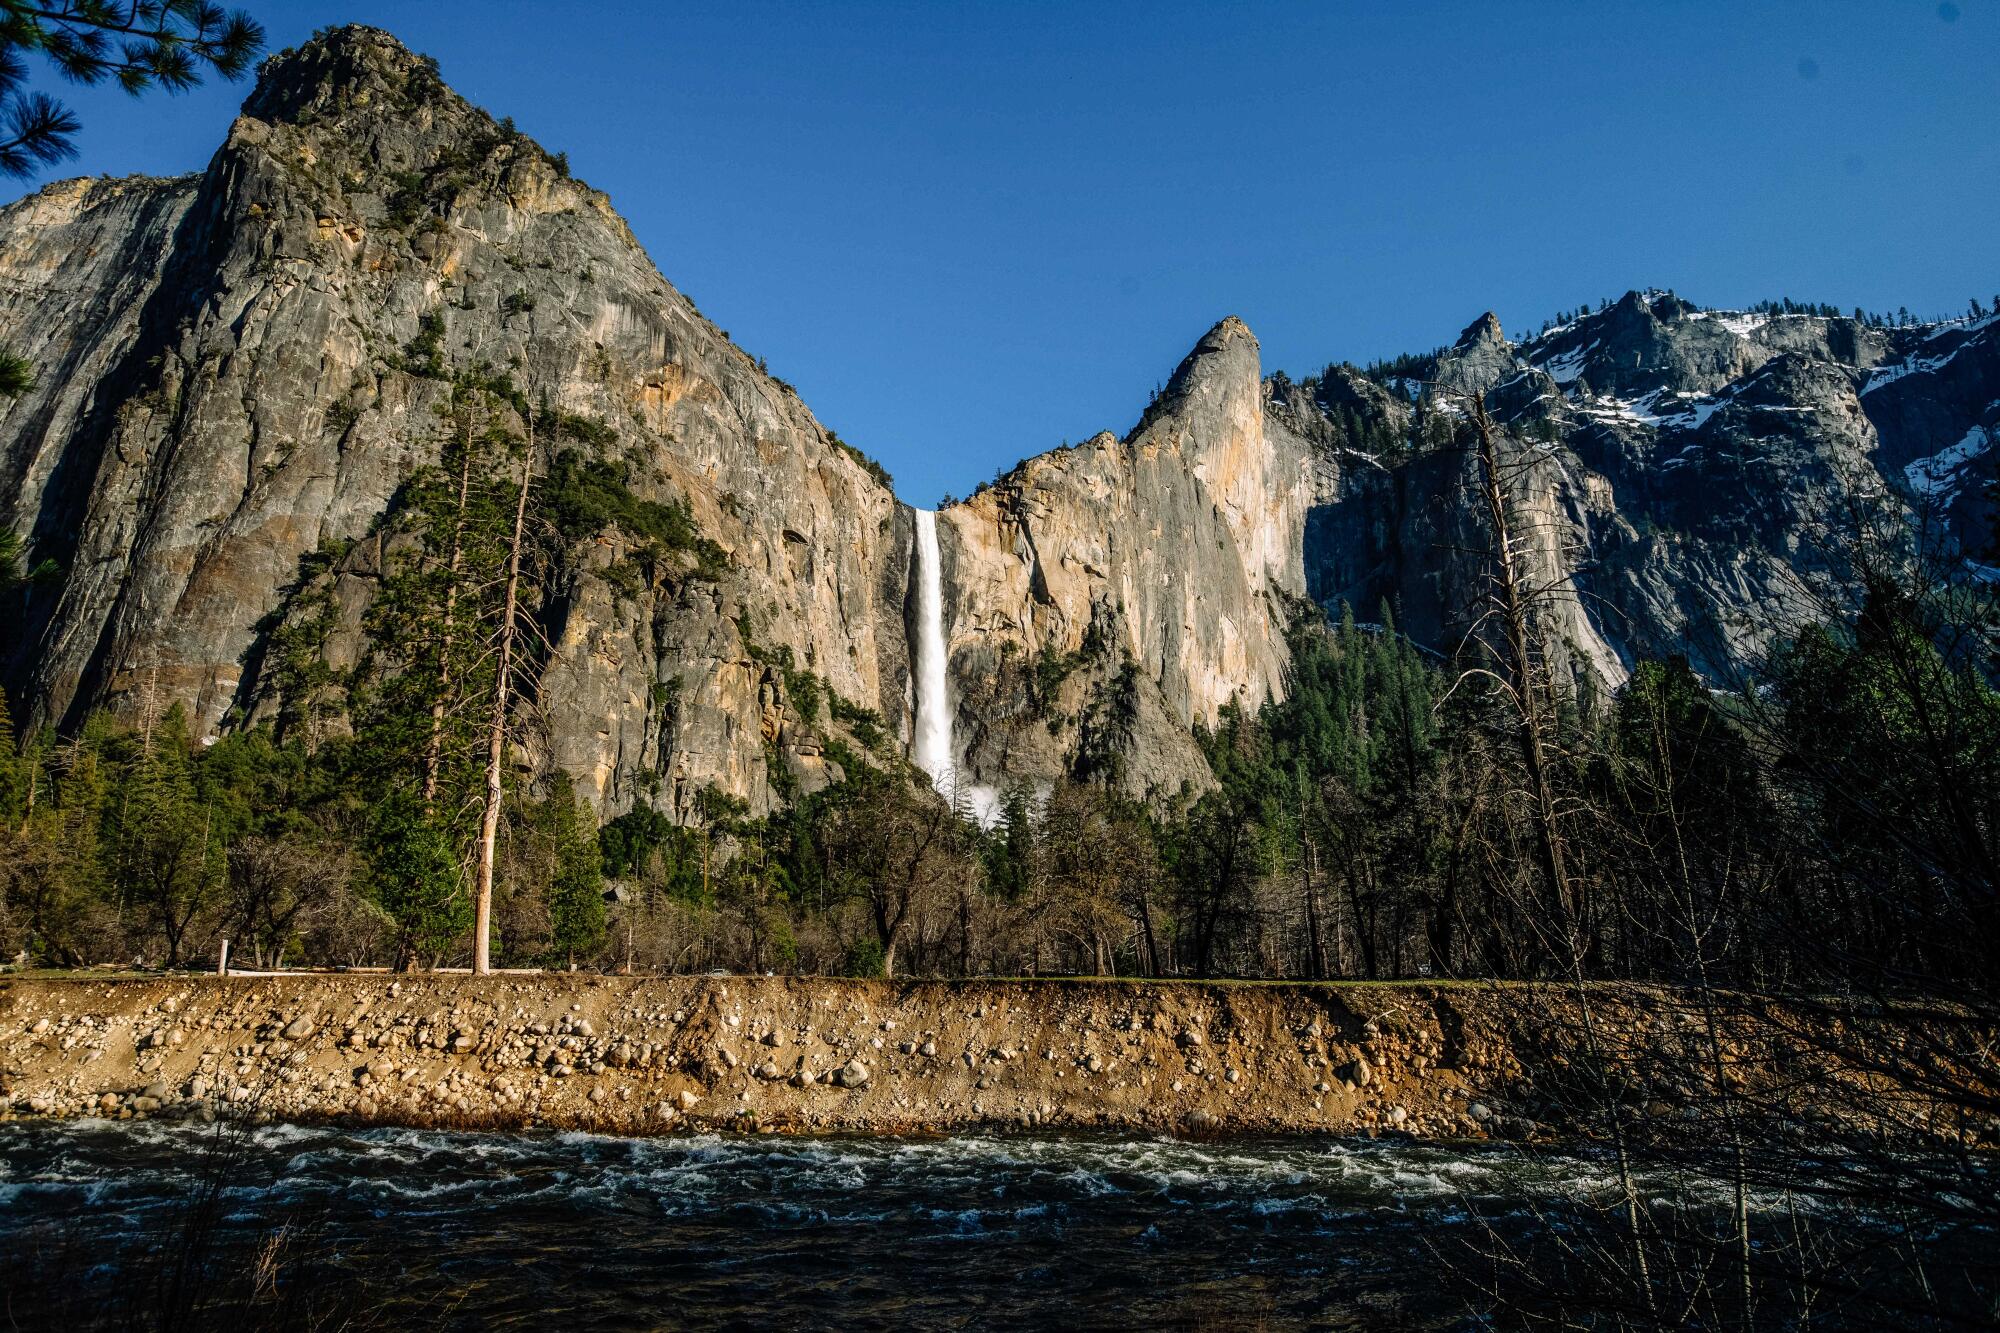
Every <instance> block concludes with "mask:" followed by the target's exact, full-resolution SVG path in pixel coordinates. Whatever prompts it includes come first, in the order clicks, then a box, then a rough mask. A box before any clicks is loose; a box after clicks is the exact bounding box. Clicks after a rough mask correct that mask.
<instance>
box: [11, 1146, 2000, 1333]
mask: <svg viewBox="0 0 2000 1333" xmlns="http://www.w3.org/2000/svg"><path fill="white" fill-rule="evenodd" d="M1611 1183H1612V1182H1611V1173H1610V1171H1609V1169H1608V1167H1607V1165H1606V1164H1605V1163H1604V1162H1603V1161H1601V1160H1598V1159H1595V1158H1592V1157H1589V1156H1584V1155H1570V1154H1560V1153H1555V1154H1552V1153H1529V1152H1527V1151H1525V1150H1521V1149H1516V1148H1510V1147H1507V1146H1504V1145H1465V1144H1458V1145H1452V1144H1437V1143H1420V1142H1414V1141H1409V1140H1381V1141H1370V1140H1331V1139H1271V1140H1249V1141H1244V1140H1232V1141H1228V1142H1220V1143H1196V1142H1186V1141H1180V1140H1171V1139H1157V1140H1156V1139H1130V1138H1111V1137H1104V1138H1091V1137H1025V1136H1023V1137H1015V1136H1006V1135H993V1136H980V1135H970V1136H959V1137H950V1138H936V1139H890V1138H860V1137H851V1138H850V1137H838V1138H791V1137H782V1136H775V1135H767V1136H740V1135H735V1136H717V1135H700V1136H685V1137H673V1138H656V1139H628V1138H614V1137H606V1136H600V1135H590V1134H573V1133H572V1134H566V1133H555V1132H528V1133H513V1134H498V1133H458V1132H446V1131H424V1130H407V1129H366V1130H362V1129H340V1128H307V1127H297V1126H286V1125H268V1126H263V1127H258V1128H248V1127H235V1128H229V1127H223V1126H215V1127H202V1126H199V1125H194V1124H167V1123H163V1122H158V1121H152V1122H138V1123H133V1122H127V1123H111V1122H106V1121H89V1120H85V1121H72V1122H65V1123H47V1122H32V1121H25V1122H14V1123H10V1124H0V1307H4V1308H0V1325H4V1326H10V1327H21V1328H44V1327H61V1328H66V1329H74V1328H83V1327H99V1326H118V1327H127V1326H131V1325H133V1324H135V1323H136V1324H138V1325H140V1326H145V1327H186V1328H204V1327H214V1326H218V1325H226V1326H227V1327H229V1328H230V1329H231V1333H248V1330H249V1329H250V1328H252V1327H256V1326H260V1325H259V1324H258V1322H257V1321H255V1320H245V1319H242V1318H238V1317H235V1316H230V1317H228V1318H227V1319H224V1318H222V1317H220V1316H217V1315H216V1314H215V1313H214V1312H215V1311H217V1310H218V1309H226V1308H229V1304H228V1303H229V1301H230V1299H231V1298H232V1296H238V1297H240V1296H241V1295H242V1294H243V1293H244V1292H245V1291H249V1290H251V1289H252V1288H256V1289H257V1291H258V1293H259V1295H258V1300H256V1301H252V1302H249V1304H250V1305H251V1306H254V1307H256V1308H258V1309H261V1310H263V1311H264V1314H263V1316H262V1324H261V1326H268V1327H304V1326H312V1327H320V1328H334V1327H363V1328H373V1327H381V1328H414V1327H424V1328H431V1327H437V1328H482V1329H491V1328H495V1327H500V1328H564V1329H613V1328H616V1329H624V1328H677V1329H678V1328H688V1329H707V1328H746V1329H747V1328H756V1329H770V1328H815V1329H822V1328H823V1329H878V1328H881V1329H887V1328H896V1329H905V1328H911V1329H971V1328H978V1329H995V1328H997V1329H1012V1328H1020V1329H1038V1328H1063V1329H1126V1328H1192V1329H1216V1330H1223V1329H1228V1330H1235V1329H1266V1330H1275V1329H1294V1328H1330V1329H1363V1328H1369V1329H1372V1328H1432V1329H1459V1328H1468V1329H1469V1328H1491V1327H1495V1326H1496V1324H1495V1323H1494V1322H1492V1321H1491V1318H1490V1316H1491V1310H1490V1307H1489V1306H1488V1305H1487V1303H1486V1302H1485V1301H1484V1300H1483V1298H1482V1288H1483V1286H1485V1283H1484V1282H1483V1281H1482V1276H1483V1275H1482V1272H1481V1269H1482V1267H1483V1266H1485V1265H1486V1263H1487V1262H1488V1260H1490V1259H1491V1258H1492V1257H1493V1256H1504V1255H1507V1254H1509V1253H1512V1254H1515V1255H1517V1256H1526V1255H1529V1254H1530V1253H1531V1252H1532V1253H1534V1254H1535V1255H1536V1256H1537V1257H1535V1258H1534V1260H1533V1262H1532V1267H1534V1268H1536V1269H1537V1270H1539V1269H1540V1268H1541V1267H1542V1266H1543V1262H1544V1260H1545V1259H1561V1258H1562V1257H1563V1256H1564V1255H1566V1254H1574V1253H1575V1252H1576V1250H1577V1247H1576V1245H1575V1244H1574V1242H1575V1240H1576V1239H1577V1238H1578V1237H1579V1236H1580V1235H1581V1234H1582V1231H1581V1230H1580V1229H1579V1227H1578V1223H1579V1222H1582V1223H1583V1227H1584V1228H1587V1227H1588V1226H1589V1225H1590V1224H1589V1223H1588V1222H1587V1221H1585V1220H1584V1219H1586V1218H1587V1217H1588V1216H1589V1215H1590V1214H1591V1213H1592V1212H1593V1211H1594V1210H1595V1208H1596V1207H1597V1206H1598V1205H1599V1204H1601V1203H1602V1202H1603V1201H1604V1200H1607V1199H1608V1198H1609V1197H1610V1196H1611V1193H1612V1191H1611ZM1641 1188H1642V1189H1643V1190H1646V1191H1647V1192H1648V1194H1649V1196H1650V1195H1653V1194H1657V1193H1658V1192H1660V1191H1662V1190H1664V1189H1666V1188H1668V1186H1667V1185H1666V1184H1665V1182H1664V1181H1662V1180H1652V1181H1642V1182H1641ZM1672 1188H1673V1189H1674V1190H1675V1192H1676V1197H1677V1198H1678V1199H1679V1200H1680V1204H1681V1206H1682V1207H1683V1209H1684V1211H1683V1212H1682V1213H1681V1214H1678V1215H1679V1216H1683V1217H1686V1218H1696V1217H1699V1216H1701V1215H1703V1214H1707V1213H1710V1212H1712V1211H1713V1210H1714V1208H1715V1207H1716V1205H1717V1204H1718V1203H1719V1201H1720V1198H1721V1195H1720V1193H1719V1192H1718V1190H1717V1189H1715V1188H1711V1187H1710V1186H1709V1185H1707V1184H1705V1183H1702V1182H1701V1181H1699V1180H1697V1181H1696V1182H1695V1183H1694V1184H1693V1185H1692V1187H1691V1186H1690V1182H1689V1179H1688V1177H1687V1176H1686V1175H1682V1176H1681V1177H1679V1178H1678V1179H1677V1180H1676V1182H1675V1183H1674V1184H1673V1186H1672ZM1593 1200H1595V1201H1596V1202H1595V1203H1593ZM1653 1206H1657V1207H1662V1208H1664V1207H1665V1206H1666V1205H1665V1203H1664V1202H1657V1201H1656V1203H1655V1204H1654V1205H1653ZM1797 1207H1798V1201H1797V1200H1796V1199H1790V1198H1780V1197H1776V1196H1774V1197H1772V1198H1770V1199H1765V1200H1760V1201H1759V1202H1758V1204H1757V1208H1758V1211H1759V1212H1760V1213H1762V1214H1767V1215H1770V1216H1773V1217H1784V1216H1790V1217H1792V1218H1794V1219H1796V1217H1797V1216H1798V1214H1797V1211H1796V1210H1797ZM1787 1209H1791V1210H1792V1211H1791V1212H1790V1213H1789V1214H1788V1213H1787V1212H1786V1211H1785V1210H1787ZM1983 1243H1984V1241H1983V1240H1979V1241H1978V1242H1977V1243H1975V1244H1973V1245H1972V1246H1971V1248H1972V1249H1974V1250H1976V1249H1977V1248H1979V1246H1980V1245H1983ZM1496 1271H1497V1270H1496ZM1855 1271H1860V1270H1859V1269H1856V1270H1855ZM259 1284H262V1285H261V1287H260V1286H259ZM274 1291H275V1292H276V1293H278V1295H279V1296H281V1297H283V1298H284V1299H283V1300H277V1301H276V1302H275V1304H274V1300H273V1296H272V1293H273V1292H274ZM287 1301H289V1302H290V1303H289V1304H287V1303H286V1302H287ZM260 1302H261V1304H260ZM163 1307H173V1308H174V1309H176V1310H179V1311H180V1313H179V1315H178V1316H177V1317H174V1318H167V1317H162V1316H161V1315H160V1310H161V1309H162V1308H163ZM10 1321H11V1322H10ZM1865 1322H1866V1321H1864V1324H1865ZM1498 1323H1499V1325H1506V1324H1507V1323H1508V1321H1507V1320H1505V1319H1502V1320H1500V1321H1498Z"/></svg>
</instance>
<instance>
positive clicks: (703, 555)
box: [538, 449, 729, 582]
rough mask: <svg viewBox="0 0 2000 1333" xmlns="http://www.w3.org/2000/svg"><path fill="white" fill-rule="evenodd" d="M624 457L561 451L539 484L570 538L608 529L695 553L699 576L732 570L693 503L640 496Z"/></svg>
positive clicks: (547, 510) (542, 505) (558, 527)
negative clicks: (703, 526)
mask: <svg viewBox="0 0 2000 1333" xmlns="http://www.w3.org/2000/svg"><path fill="white" fill-rule="evenodd" d="M630 482H631V468H630V465H629V464H627V463H625V462H624V461H623V460H615V459H604V458H586V457H585V456H584V455H583V454H581V453H579V452H578V451H576V450H574V449H565V450H563V451H562V452H561V453H559V454H557V455H556V458H555V462H554V464H553V465H552V466H551V467H550V469H549V473H548V476H547V477H545V478H543V479H542V481H541V482H540V483H539V486H538V490H539V492H540V496H539V500H538V507H539V510H540V512H541V514H542V516H543V517H544V518H545V519H546V520H547V521H548V523H549V524H550V525H551V526H552V527H553V528H554V529H555V531H556V532H557V533H559V534H560V535H561V537H562V539H563V540H564V541H565V542H568V543H571V544H575V543H577V542H581V541H585V540H588V539H589V538H591V537H594V536H596V535H597V534H598V533H600V532H603V531H604V530H606V529H607V528H614V527H615V528H617V529H619V530H620V531H622V532H624V533H625V534H626V535H627V536H628V537H632V538H635V539H637V540H639V541H642V542H650V543H653V544H655V545H656V546H657V547H658V548H659V550H660V551H661V552H662V553H665V552H669V551H671V552H680V553H685V554H688V555H691V556H693V557H694V566H693V572H694V575H695V577H697V578H702V579H707V580H709V581H711V582H712V581H714V580H717V579H720V578H722V577H723V576H724V575H725V574H726V573H727V572H728V569H729V555H728V553H727V552H725V551H724V550H723V549H722V548H721V547H720V546H718V545H716V543H715V542H714V541H712V540H711V539H709V538H708V537H706V536H704V535H703V534H702V531H701V529H700V527H699V526H697V525H696V523H695V521H694V515H693V514H692V512H691V511H690V510H689V509H688V507H687V505H685V504H683V503H681V502H679V501H672V502H669V503H665V504H663V503H661V502H659V501H657V500H648V499H644V498H642V497H640V496H639V495H638V494H637V493H636V492H634V491H633V489H632V487H631V484H630Z"/></svg>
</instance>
